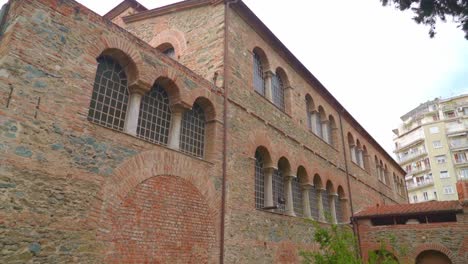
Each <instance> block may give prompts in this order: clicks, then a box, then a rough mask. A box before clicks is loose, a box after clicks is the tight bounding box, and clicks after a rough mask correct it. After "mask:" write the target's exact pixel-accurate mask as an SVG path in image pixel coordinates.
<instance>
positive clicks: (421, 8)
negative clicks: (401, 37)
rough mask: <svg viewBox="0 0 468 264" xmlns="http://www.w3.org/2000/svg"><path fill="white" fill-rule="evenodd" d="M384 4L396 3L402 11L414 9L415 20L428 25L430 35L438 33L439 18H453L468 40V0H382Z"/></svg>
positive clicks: (443, 19) (444, 19)
mask: <svg viewBox="0 0 468 264" xmlns="http://www.w3.org/2000/svg"><path fill="white" fill-rule="evenodd" d="M380 1H381V2H382V5H383V6H387V5H395V7H396V8H398V9H400V10H401V11H404V10H408V9H410V10H412V11H413V12H414V14H415V16H414V17H413V19H414V21H416V23H418V24H424V25H428V26H429V27H430V28H429V36H430V37H431V38H432V37H434V35H435V34H436V28H435V26H436V23H437V20H439V19H440V20H441V21H444V22H445V21H446V20H447V18H453V20H454V21H455V23H457V24H458V27H460V28H461V29H462V30H463V31H464V32H465V38H466V39H467V40H468V0H380Z"/></svg>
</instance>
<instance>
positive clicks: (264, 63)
mask: <svg viewBox="0 0 468 264" xmlns="http://www.w3.org/2000/svg"><path fill="white" fill-rule="evenodd" d="M284 80H287V77H286V75H285V74H284V71H283V70H282V69H281V68H277V69H276V71H275V73H272V72H271V71H270V69H269V62H268V59H267V57H266V55H265V53H264V52H263V50H262V49H260V48H258V47H256V48H255V49H254V50H253V86H254V90H255V91H256V92H257V93H259V94H260V95H262V96H264V97H266V98H267V99H268V100H270V101H271V102H273V103H274V104H275V105H276V106H277V107H278V108H280V109H282V110H284V107H285V103H284V102H285V100H284V94H285V93H284V83H285V81H284ZM305 104H306V115H307V116H306V120H307V128H308V129H309V130H310V131H311V132H312V133H314V134H315V135H316V136H317V137H319V138H321V139H322V140H324V141H325V142H326V143H328V144H330V145H331V146H333V147H336V145H335V144H337V141H338V135H337V131H338V129H337V127H336V122H335V118H334V117H333V116H332V115H327V114H326V113H325V111H324V108H323V107H322V106H321V105H319V106H316V105H315V104H314V100H313V99H312V97H311V96H310V95H309V94H306V96H305ZM348 147H349V152H350V155H351V157H350V158H351V161H352V162H354V163H355V164H356V165H357V166H359V167H361V168H362V169H364V170H365V171H367V172H368V173H370V165H369V163H370V159H369V155H368V152H367V148H366V146H365V145H361V142H360V141H359V139H356V140H354V138H353V136H352V135H351V133H348ZM375 165H376V174H377V175H376V176H377V178H378V179H379V180H380V181H381V182H383V183H384V184H386V185H390V184H391V183H390V180H389V177H390V176H389V172H388V169H387V165H383V163H382V161H381V160H380V161H379V160H378V159H377V157H376V163H375ZM397 178H398V177H397ZM401 181H402V180H401V179H397V180H396V181H395V182H397V183H398V184H394V190H395V191H396V192H397V193H399V194H401V195H403V194H404V191H403V192H402V191H401V184H400V182H401ZM403 188H404V187H403Z"/></svg>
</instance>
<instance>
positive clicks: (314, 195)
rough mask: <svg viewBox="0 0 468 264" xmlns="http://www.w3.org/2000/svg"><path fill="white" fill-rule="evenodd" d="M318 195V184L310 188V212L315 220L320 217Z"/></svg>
mask: <svg viewBox="0 0 468 264" xmlns="http://www.w3.org/2000/svg"><path fill="white" fill-rule="evenodd" d="M318 195H319V193H318V192H317V189H316V186H314V187H312V188H310V193H309V206H310V214H311V215H312V218H313V219H315V220H318V219H319V211H318V207H317V203H318Z"/></svg>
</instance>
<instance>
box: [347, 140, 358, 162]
mask: <svg viewBox="0 0 468 264" xmlns="http://www.w3.org/2000/svg"><path fill="white" fill-rule="evenodd" d="M348 146H349V154H350V155H351V161H352V162H354V163H357V155H356V143H354V138H353V136H352V135H351V133H348Z"/></svg>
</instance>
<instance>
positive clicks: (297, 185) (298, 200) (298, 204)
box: [292, 176, 304, 216]
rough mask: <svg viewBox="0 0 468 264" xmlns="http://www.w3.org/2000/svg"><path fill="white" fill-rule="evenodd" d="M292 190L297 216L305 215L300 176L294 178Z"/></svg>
mask: <svg viewBox="0 0 468 264" xmlns="http://www.w3.org/2000/svg"><path fill="white" fill-rule="evenodd" d="M292 192H293V206H294V213H295V214H296V216H303V214H304V212H303V206H302V188H301V182H300V179H299V176H298V177H295V178H293V179H292Z"/></svg>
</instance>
